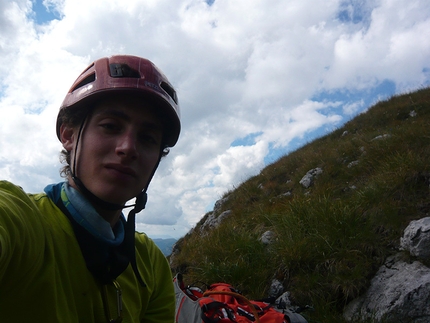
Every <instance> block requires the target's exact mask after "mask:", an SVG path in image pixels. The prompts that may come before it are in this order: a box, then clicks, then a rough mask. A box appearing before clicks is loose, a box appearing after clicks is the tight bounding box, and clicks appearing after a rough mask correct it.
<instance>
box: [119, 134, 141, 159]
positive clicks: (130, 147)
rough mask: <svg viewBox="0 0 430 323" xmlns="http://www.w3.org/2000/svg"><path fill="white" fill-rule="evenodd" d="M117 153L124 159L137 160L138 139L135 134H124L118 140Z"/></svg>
mask: <svg viewBox="0 0 430 323" xmlns="http://www.w3.org/2000/svg"><path fill="white" fill-rule="evenodd" d="M116 153H117V154H118V155H120V156H123V157H128V158H133V159H135V158H137V155H138V152H137V139H136V136H135V135H134V134H133V133H130V132H127V133H124V134H123V135H122V136H121V137H120V138H119V140H118V144H117V147H116Z"/></svg>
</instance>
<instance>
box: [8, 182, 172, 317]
mask: <svg viewBox="0 0 430 323" xmlns="http://www.w3.org/2000/svg"><path fill="white" fill-rule="evenodd" d="M136 261H137V266H138V269H139V272H140V274H141V276H142V277H143V278H144V280H145V283H146V287H142V286H141V285H140V284H139V283H138V281H137V279H136V277H135V274H134V272H133V270H132V268H131V266H130V265H129V266H128V268H127V269H126V270H125V271H124V272H123V273H122V274H121V275H120V276H119V277H118V278H117V281H118V283H119V285H120V287H121V290H122V303H123V315H122V316H123V322H124V323H129V322H145V323H151V322H154V323H155V322H157V323H164V322H165V323H172V322H173V321H174V313H175V296H174V290H173V283H172V276H171V271H170V268H169V265H168V262H167V260H166V258H165V257H164V255H163V254H162V252H161V251H160V250H159V249H158V247H157V246H156V245H155V244H154V242H153V241H152V240H151V239H150V238H148V237H147V236H146V235H145V234H142V233H137V232H136ZM101 291H102V289H101V286H100V284H99V283H98V282H97V281H96V280H95V279H94V278H93V276H92V274H91V273H90V272H89V271H88V269H87V268H86V264H85V261H84V258H83V256H82V254H81V250H80V248H79V245H78V242H77V241H76V238H75V236H74V232H73V229H72V227H71V225H70V223H69V220H68V219H67V217H66V216H65V215H64V214H63V213H62V212H61V211H60V210H59V209H58V208H57V206H56V205H55V204H54V202H53V201H52V200H51V199H50V198H49V197H47V195H46V194H45V193H41V194H35V195H32V194H26V193H25V192H24V191H23V190H22V189H21V188H19V187H17V186H15V185H13V184H11V183H9V182H6V181H0V321H1V322H5V323H14V322H16V323H22V322H47V323H54V322H55V323H57V322H58V323H66V322H67V323H69V322H70V323H72V322H73V323H76V322H81V323H105V322H107V318H106V315H105V308H106V306H105V305H104V302H103V300H102V292H101ZM106 295H107V296H108V301H107V303H108V305H107V307H108V308H109V310H110V313H111V317H112V318H116V316H117V293H116V289H115V288H114V286H113V285H112V286H108V289H107V294H106ZM105 303H106V302H105Z"/></svg>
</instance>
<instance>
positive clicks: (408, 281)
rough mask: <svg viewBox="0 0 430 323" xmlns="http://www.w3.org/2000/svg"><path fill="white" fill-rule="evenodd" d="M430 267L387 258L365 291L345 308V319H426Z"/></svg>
mask: <svg viewBox="0 0 430 323" xmlns="http://www.w3.org/2000/svg"><path fill="white" fill-rule="evenodd" d="M428 304H430V268H428V267H426V266H424V265H423V264H422V263H421V262H419V261H414V262H413V263H407V262H405V261H403V260H398V258H395V257H391V258H389V259H387V262H386V264H385V265H384V266H382V267H381V268H380V269H379V271H378V272H377V274H376V276H375V277H374V278H373V279H372V281H371V286H370V288H369V290H368V291H367V292H366V294H365V295H364V296H362V297H360V298H358V299H355V300H354V301H352V302H351V303H350V304H348V306H347V307H346V308H345V311H344V317H345V319H346V320H348V321H365V320H372V322H374V321H375V322H381V321H383V322H387V323H389V322H393V323H394V322H396V323H397V322H415V323H424V322H430V307H429V306H428Z"/></svg>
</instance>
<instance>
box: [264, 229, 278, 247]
mask: <svg viewBox="0 0 430 323" xmlns="http://www.w3.org/2000/svg"><path fill="white" fill-rule="evenodd" d="M274 240H275V233H274V232H273V231H270V230H269V231H266V232H264V233H263V234H262V236H261V238H260V241H261V242H262V243H263V244H266V245H267V244H271V243H272V242H273V241H274Z"/></svg>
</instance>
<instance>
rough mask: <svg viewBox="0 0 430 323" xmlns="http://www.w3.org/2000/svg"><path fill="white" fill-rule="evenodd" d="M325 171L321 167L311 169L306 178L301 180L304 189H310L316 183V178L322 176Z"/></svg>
mask: <svg viewBox="0 0 430 323" xmlns="http://www.w3.org/2000/svg"><path fill="white" fill-rule="evenodd" d="M322 172H323V170H322V169H321V168H319V167H317V168H314V169H311V170H310V171H308V172H307V173H306V175H305V176H303V178H302V179H301V180H300V182H299V183H300V184H301V185H302V186H303V187H304V188H309V187H310V186H311V185H312V184H313V182H314V178H315V177H316V176H318V175H319V174H322Z"/></svg>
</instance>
